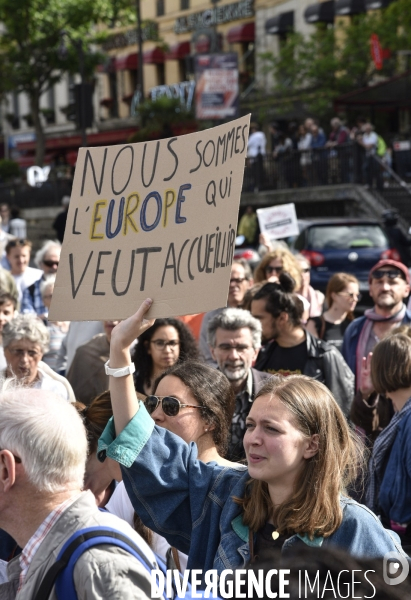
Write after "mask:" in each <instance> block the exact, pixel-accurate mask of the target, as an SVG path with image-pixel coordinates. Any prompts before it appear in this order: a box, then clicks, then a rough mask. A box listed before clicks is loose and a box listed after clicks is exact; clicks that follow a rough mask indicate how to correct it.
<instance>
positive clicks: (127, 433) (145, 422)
mask: <svg viewBox="0 0 411 600" xmlns="http://www.w3.org/2000/svg"><path fill="white" fill-rule="evenodd" d="M139 406H140V408H139V410H138V411H137V412H136V414H135V415H134V417H133V418H132V419H131V421H130V422H129V423H127V425H126V427H125V428H124V429H123V431H122V432H121V433H120V434H119V435H118V436H117V437H116V431H115V428H114V419H113V417H111V419H110V420H109V422H108V423H107V425H106V427H105V429H104V431H103V433H102V434H101V437H100V439H99V441H98V448H97V458H98V459H99V461H100V462H104V460H105V459H106V456H108V457H109V458H112V459H113V460H115V461H116V462H118V463H120V465H123V466H124V467H127V468H130V467H131V465H132V464H133V463H134V461H135V460H136V458H137V456H138V455H139V454H140V452H141V450H142V449H143V448H144V445H145V444H146V443H147V441H148V439H149V438H150V436H151V434H152V432H153V429H154V421H153V419H152V418H151V417H150V415H149V414H148V412H147V410H146V408H145V406H144V404H143V403H142V402H139Z"/></svg>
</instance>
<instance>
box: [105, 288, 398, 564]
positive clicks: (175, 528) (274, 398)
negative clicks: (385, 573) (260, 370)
mask: <svg viewBox="0 0 411 600" xmlns="http://www.w3.org/2000/svg"><path fill="white" fill-rule="evenodd" d="M151 304H152V301H151V300H149V299H148V300H146V301H145V302H144V303H143V304H142V305H141V307H140V308H139V310H138V311H137V313H136V314H135V315H133V316H132V317H130V318H128V319H126V320H125V321H123V322H122V323H120V324H119V325H118V326H117V327H116V329H115V330H114V332H113V339H112V345H111V352H110V368H111V369H113V370H114V371H115V373H114V375H117V376H116V377H110V390H111V400H112V406H113V414H114V420H112V421H110V423H109V424H108V426H107V427H106V429H105V431H104V432H103V434H102V437H101V438H100V441H99V447H98V458H99V460H101V461H104V460H105V458H106V457H107V456H108V457H110V458H114V459H115V460H117V461H118V462H119V463H120V465H121V469H122V473H123V480H124V483H125V487H126V489H127V492H128V494H129V496H130V499H131V501H132V503H133V506H134V507H135V509H136V511H137V512H138V514H139V515H140V517H141V519H142V520H143V522H144V523H145V525H147V526H149V527H150V528H152V529H154V530H156V531H157V532H159V533H161V534H162V535H164V536H165V537H166V538H167V540H168V541H169V543H171V544H172V545H173V546H175V547H177V548H178V549H179V550H181V551H183V552H186V553H188V552H189V559H188V565H187V566H188V568H190V569H193V568H194V569H203V570H204V571H205V570H208V569H212V568H213V569H216V570H217V572H218V573H220V572H221V571H223V570H224V569H234V568H238V567H243V566H244V565H245V564H246V563H247V562H249V561H250V559H252V558H253V557H255V556H256V555H257V556H258V554H259V553H261V552H262V551H263V550H264V549H268V550H270V549H275V548H276V547H280V548H281V550H282V552H283V553H284V554H286V553H287V554H292V553H293V548H294V546H295V547H296V548H297V547H298V546H299V545H300V544H301V543H305V544H307V545H308V546H318V545H324V546H326V545H327V544H334V545H337V546H340V547H341V548H343V549H345V550H347V551H348V552H350V553H351V554H353V555H356V556H370V557H382V556H383V555H384V554H386V553H387V552H390V551H397V552H399V553H402V554H403V551H402V550H401V546H400V544H399V541H398V538H397V536H395V534H393V533H392V532H388V531H387V530H385V529H384V528H383V527H382V525H381V523H380V522H379V520H378V519H377V517H376V516H375V515H374V514H373V513H371V512H370V511H368V509H367V508H365V507H364V506H361V505H359V504H357V503H356V502H355V501H353V500H351V499H349V498H348V497H346V496H345V495H344V489H345V486H346V485H347V484H348V483H349V482H350V481H352V480H353V478H355V477H356V470H357V465H358V462H359V454H360V444H359V442H357V440H356V438H355V436H354V434H353V432H352V431H351V430H350V428H349V427H348V424H347V422H346V419H345V417H344V415H343V413H342V411H341V410H340V408H339V407H338V405H337V403H336V401H335V400H334V398H333V397H332V395H331V393H330V392H329V390H328V389H327V388H326V387H325V386H324V385H322V384H321V383H319V382H318V381H315V380H313V379H310V378H308V377H304V376H290V377H286V378H274V377H273V378H271V379H269V380H268V382H267V383H266V384H265V385H264V386H263V387H262V388H261V389H260V391H259V392H258V394H257V396H256V399H255V400H254V402H253V404H252V406H251V409H250V413H249V415H248V417H247V424H246V426H247V430H246V434H245V438H244V448H245V451H246V456H247V461H248V469H247V470H245V471H244V470H239V469H237V470H236V469H230V468H223V467H222V466H220V465H217V464H215V463H208V464H205V463H203V462H201V461H199V460H198V459H197V449H196V447H195V446H194V445H193V444H191V445H187V444H185V443H184V442H183V441H182V440H181V438H179V437H178V436H175V435H173V434H172V433H171V432H170V431H167V430H166V429H164V428H161V427H155V426H154V423H153V421H152V419H151V418H150V416H149V414H148V413H147V410H146V409H145V408H144V405H142V404H140V405H139V403H138V401H137V398H136V394H135V390H134V385H133V380H132V378H131V377H130V375H128V374H127V373H129V372H130V368H129V366H130V362H131V359H130V353H129V350H128V348H129V345H130V343H131V341H132V339H133V338H135V337H136V336H138V335H139V334H140V333H141V332H142V331H144V330H146V329H147V328H148V327H150V326H151V325H152V323H153V321H149V320H146V319H144V315H145V314H146V312H147V311H148V309H149V308H150V306H151ZM163 381H164V379H163ZM210 385H213V382H212V381H210ZM158 394H159V395H160V389H158ZM184 403H185V402H184ZM187 403H188V402H187Z"/></svg>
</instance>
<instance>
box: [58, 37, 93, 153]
mask: <svg viewBox="0 0 411 600" xmlns="http://www.w3.org/2000/svg"><path fill="white" fill-rule="evenodd" d="M66 36H67V37H68V39H69V40H70V42H71V43H72V44H73V46H74V48H75V49H76V50H77V55H78V61H79V67H80V82H81V83H80V90H79V91H80V103H79V104H80V130H81V145H82V146H83V147H86V146H87V132H86V98H85V93H84V92H85V89H84V86H85V78H84V48H83V42H82V40H81V39H78V38H73V37H72V36H71V35H70V33H69V32H68V31H65V30H63V31H61V32H60V38H61V42H60V47H59V55H60V56H61V57H62V58H63V57H64V56H67V46H66V45H65V42H64V38H65V37H66Z"/></svg>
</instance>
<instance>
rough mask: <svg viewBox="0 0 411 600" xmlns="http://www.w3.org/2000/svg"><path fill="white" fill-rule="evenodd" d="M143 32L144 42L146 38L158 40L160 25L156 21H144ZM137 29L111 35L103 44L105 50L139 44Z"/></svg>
mask: <svg viewBox="0 0 411 600" xmlns="http://www.w3.org/2000/svg"><path fill="white" fill-rule="evenodd" d="M141 34H142V38H143V42H145V41H146V40H151V41H154V42H155V41H157V40H158V27H157V23H155V22H154V21H144V23H143V24H142V28H141ZM137 42H138V37H137V29H136V28H134V29H129V30H128V31H123V32H122V33H114V34H113V35H109V36H108V37H107V38H106V39H105V40H104V42H103V43H102V44H101V47H102V49H103V50H104V51H105V52H108V51H109V50H116V49H118V48H127V46H133V45H134V44H137Z"/></svg>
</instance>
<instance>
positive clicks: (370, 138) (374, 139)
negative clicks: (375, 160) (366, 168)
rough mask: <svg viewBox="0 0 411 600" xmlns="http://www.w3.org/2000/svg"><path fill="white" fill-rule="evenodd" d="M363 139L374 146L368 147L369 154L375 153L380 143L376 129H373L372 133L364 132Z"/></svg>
mask: <svg viewBox="0 0 411 600" xmlns="http://www.w3.org/2000/svg"><path fill="white" fill-rule="evenodd" d="M362 141H363V144H365V145H366V146H372V148H371V149H369V148H367V154H375V150H376V148H377V144H378V136H377V134H376V133H375V131H371V133H364V135H363V136H362Z"/></svg>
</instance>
